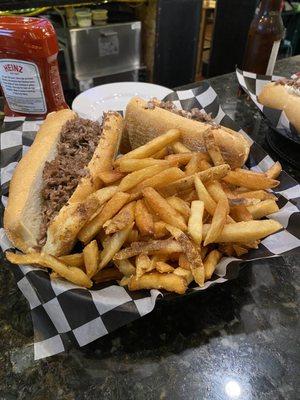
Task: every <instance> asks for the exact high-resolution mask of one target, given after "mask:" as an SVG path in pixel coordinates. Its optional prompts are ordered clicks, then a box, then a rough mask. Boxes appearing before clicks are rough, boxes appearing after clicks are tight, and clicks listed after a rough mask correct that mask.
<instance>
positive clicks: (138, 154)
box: [115, 129, 180, 165]
mask: <svg viewBox="0 0 300 400" xmlns="http://www.w3.org/2000/svg"><path fill="white" fill-rule="evenodd" d="M179 138H180V131H179V130H178V129H170V130H169V131H168V132H166V133H165V134H164V135H160V136H157V137H156V138H154V139H152V140H150V142H148V143H146V144H145V145H144V146H140V147H138V148H137V149H134V150H132V151H130V152H129V153H127V154H124V155H123V156H122V157H120V158H118V159H117V160H116V161H115V165H119V161H120V160H125V158H127V159H128V158H146V157H151V156H152V155H153V154H155V153H157V152H158V151H160V150H161V149H162V148H164V147H165V146H168V145H169V144H171V143H173V142H175V141H176V140H178V139H179Z"/></svg>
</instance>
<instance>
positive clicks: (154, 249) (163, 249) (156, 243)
mask: <svg viewBox="0 0 300 400" xmlns="http://www.w3.org/2000/svg"><path fill="white" fill-rule="evenodd" d="M178 252H179V253H180V252H182V248H181V246H180V244H179V243H178V242H177V241H176V240H173V239H165V240H151V241H149V242H133V243H131V245H130V247H126V248H125V249H122V250H120V251H119V252H118V253H117V254H116V255H115V257H114V260H124V259H126V258H131V257H134V256H137V255H138V254H141V253H144V254H166V255H167V254H173V253H178Z"/></svg>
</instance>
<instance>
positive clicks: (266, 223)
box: [203, 219, 282, 243]
mask: <svg viewBox="0 0 300 400" xmlns="http://www.w3.org/2000/svg"><path fill="white" fill-rule="evenodd" d="M209 228H210V225H209V224H208V225H206V224H204V225H203V237H204V238H205V237H206V235H207V232H208V230H209ZM281 228H282V225H281V224H280V223H279V222H277V221H274V220H272V219H268V220H262V221H245V222H244V221H243V222H237V223H236V224H227V225H225V226H224V228H223V230H222V233H221V235H220V236H219V237H218V242H226V243H228V242H231V243H232V242H236V243H248V242H252V241H253V240H258V239H262V238H264V237H266V236H269V235H271V234H272V233H275V232H277V231H279V230H280V229H281Z"/></svg>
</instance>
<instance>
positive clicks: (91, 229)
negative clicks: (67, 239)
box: [78, 192, 130, 243]
mask: <svg viewBox="0 0 300 400" xmlns="http://www.w3.org/2000/svg"><path fill="white" fill-rule="evenodd" d="M129 198H130V195H129V194H128V193H123V192H117V193H116V194H115V195H114V196H113V197H112V198H111V199H110V200H109V201H108V202H107V203H106V204H105V206H104V207H103V209H102V210H101V212H100V213H99V214H98V215H96V217H95V218H94V219H92V220H91V221H90V222H88V223H87V224H86V225H85V226H84V227H83V228H82V229H81V231H80V232H79V234H78V239H79V240H80V241H81V242H83V243H88V242H89V241H90V240H91V239H93V238H94V237H95V236H96V235H97V233H98V232H99V230H100V229H101V228H102V226H103V224H104V223H105V222H106V221H108V220H109V219H110V218H112V217H113V216H114V215H115V214H116V213H117V212H118V211H119V210H120V209H121V208H122V207H123V206H124V204H125V203H126V202H127V201H128V199H129Z"/></svg>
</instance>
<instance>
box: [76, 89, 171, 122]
mask: <svg viewBox="0 0 300 400" xmlns="http://www.w3.org/2000/svg"><path fill="white" fill-rule="evenodd" d="M171 92H172V90H171V89H168V88H166V87H164V86H159V85H153V84H152V83H144V82H116V83H108V84H106V85H100V86H96V87H94V88H92V89H89V90H86V91H85V92H82V93H80V94H79V95H78V96H77V97H76V98H75V99H74V101H73V104H72V109H73V110H74V111H75V112H77V113H78V115H80V116H81V117H83V118H89V119H92V120H94V121H95V120H99V119H101V117H102V113H103V111H109V110H113V111H124V110H125V108H126V105H127V103H128V101H129V100H130V99H131V98H132V97H133V96H139V97H141V98H142V99H144V100H149V99H150V98H152V97H157V98H158V99H159V100H161V99H163V98H164V97H165V96H167V95H168V94H169V93H171Z"/></svg>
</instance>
